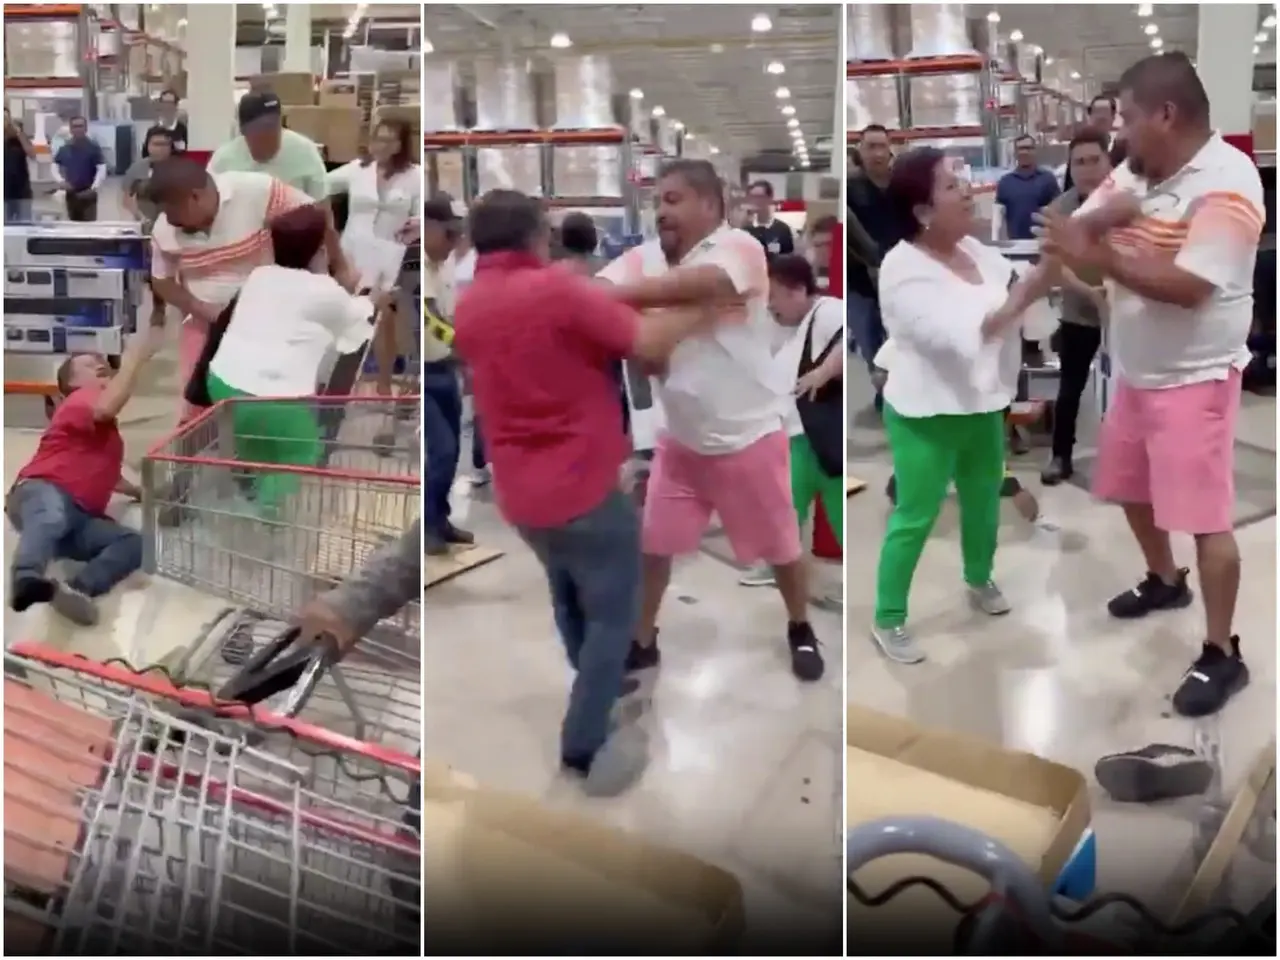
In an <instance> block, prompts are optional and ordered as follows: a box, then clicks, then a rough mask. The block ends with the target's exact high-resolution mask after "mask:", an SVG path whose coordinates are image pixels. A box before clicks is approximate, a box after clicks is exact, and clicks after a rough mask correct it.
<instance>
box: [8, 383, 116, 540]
mask: <svg viewBox="0 0 1280 960" xmlns="http://www.w3.org/2000/svg"><path fill="white" fill-rule="evenodd" d="M100 391H101V388H99V387H93V388H89V387H81V388H80V389H79V390H77V391H75V392H74V393H72V394H71V396H69V397H67V398H66V399H65V400H63V401H62V403H60V404H59V405H58V408H57V409H56V410H55V411H54V412H53V419H52V420H50V421H49V426H48V427H46V428H45V431H44V434H43V435H42V436H41V437H40V446H39V447H37V448H36V455H35V456H34V457H32V458H31V460H30V462H29V463H28V464H27V465H26V466H25V467H23V468H22V469H21V470H20V471H18V479H19V480H47V481H48V482H49V483H52V484H53V485H54V486H56V487H58V488H59V489H60V490H62V491H63V492H64V493H65V494H67V496H69V497H70V498H71V499H72V500H74V501H75V502H76V503H77V504H78V505H79V506H80V508H81V509H82V510H84V511H85V512H87V513H91V514H93V515H94V516H95V517H101V516H105V515H106V512H107V504H108V503H110V502H111V494H112V493H114V492H115V489H116V485H117V484H118V483H119V482H120V470H121V466H122V464H123V463H124V439H123V438H122V437H121V436H120V428H119V427H118V426H116V422H115V421H114V420H108V421H106V422H103V421H100V420H96V419H94V416H93V404H94V402H95V401H96V400H97V399H98V394H99V392H100Z"/></svg>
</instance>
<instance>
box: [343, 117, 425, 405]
mask: <svg viewBox="0 0 1280 960" xmlns="http://www.w3.org/2000/svg"><path fill="white" fill-rule="evenodd" d="M413 155H414V146H413V131H412V130H411V129H410V127H409V125H408V124H407V123H403V122H401V121H399V120H384V121H382V122H381V123H379V124H378V125H377V127H376V128H374V131H373V138H372V140H371V141H370V143H369V156H368V157H366V158H365V159H363V160H354V161H352V162H351V163H348V164H346V165H345V166H342V167H339V168H338V169H337V170H334V171H333V172H332V173H330V174H329V193H330V194H331V195H332V194H338V193H345V194H346V195H347V209H348V212H347V225H346V227H344V228H343V231H342V250H343V252H344V253H345V254H346V255H347V258H348V259H349V261H350V262H351V264H352V265H353V266H354V268H355V269H356V271H357V272H358V273H360V275H361V281H360V283H361V286H362V287H364V288H367V289H369V290H370V291H371V292H372V293H373V295H374V296H375V297H376V296H377V295H378V294H380V293H385V292H387V291H389V290H391V289H392V288H393V287H394V286H395V285H396V280H397V278H398V276H399V270H400V264H401V262H402V261H403V259H404V251H405V250H406V249H407V248H408V247H409V246H410V245H411V244H415V245H416V244H417V242H418V231H419V229H420V222H419V219H418V211H419V210H420V209H421V207H422V168H421V167H420V166H419V165H418V164H416V163H414V162H413ZM397 251H398V252H397ZM398 321H399V317H398V315H397V310H396V309H395V308H394V307H389V308H386V309H384V310H382V311H381V313H380V315H379V317H378V324H377V328H376V330H377V332H376V333H375V334H374V340H373V355H374V359H375V360H376V361H377V364H378V379H377V390H378V393H380V394H382V395H383V396H390V394H391V374H392V370H393V368H394V366H395V361H396V354H397V352H398V351H399V350H400V349H403V350H405V351H406V352H407V350H408V347H409V343H408V342H404V341H405V340H406V338H407V337H408V336H410V335H411V332H410V331H404V332H403V336H397V333H398V332H399V327H400V326H402V324H401V323H399V322H398Z"/></svg>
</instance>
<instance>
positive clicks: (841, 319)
mask: <svg viewBox="0 0 1280 960" xmlns="http://www.w3.org/2000/svg"><path fill="white" fill-rule="evenodd" d="M844 324H845V314H844V304H843V303H841V302H840V301H839V300H836V299H835V298H834V297H818V298H817V301H816V302H815V303H814V305H813V308H812V309H811V310H810V311H809V314H808V316H806V317H805V318H804V320H802V321H801V322H800V325H799V326H798V327H796V328H795V329H794V330H793V331H791V336H790V337H788V338H787V341H786V343H785V344H784V345H783V347H782V349H781V350H779V351H778V353H777V354H776V355H775V356H774V360H775V361H776V362H777V363H778V364H779V367H780V376H789V377H790V378H791V382H792V384H793V385H794V384H795V382H796V380H798V379H799V377H798V376H797V374H798V372H799V370H800V358H801V356H802V355H803V353H804V347H805V340H806V338H808V336H809V332H810V331H812V332H813V337H812V342H811V343H810V344H809V358H808V359H809V361H810V362H811V363H812V362H813V361H814V360H817V359H818V357H819V356H821V355H822V351H823V350H825V349H826V347H827V344H829V343H830V342H831V341H832V340H834V339H838V341H839V342H838V343H837V344H836V349H837V350H842V349H844V336H845V330H844ZM793 393H794V391H793ZM786 417H787V436H789V437H798V436H800V434H802V433H804V424H802V423H801V422H800V411H799V410H797V409H796V401H795V397H794V396H792V397H791V398H790V399H789V400H788V401H787V411H786Z"/></svg>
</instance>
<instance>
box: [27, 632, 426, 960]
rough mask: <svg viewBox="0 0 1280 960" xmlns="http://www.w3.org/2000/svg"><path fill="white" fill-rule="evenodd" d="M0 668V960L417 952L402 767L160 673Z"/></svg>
mask: <svg viewBox="0 0 1280 960" xmlns="http://www.w3.org/2000/svg"><path fill="white" fill-rule="evenodd" d="M4 664H5V679H4V739H5V778H4V820H5V846H4V866H5V871H4V873H5V876H4V879H5V901H4V902H5V936H6V943H5V947H6V953H7V954H9V955H22V954H26V955H31V954H50V955H54V956H66V955H107V954H110V955H130V956H140V955H141V956H148V955H150V956H155V955H164V954H173V955H183V956H217V955H223V954H232V953H243V954H256V955H258V956H272V955H276V956H281V955H304V956H305V955H343V954H352V955H363V956H369V955H378V954H386V955H408V956H414V955H421V954H420V949H421V947H420V941H421V922H420V889H421V837H420V822H421V820H420V818H421V814H420V803H421V801H420V798H419V797H418V795H417V794H411V789H413V788H412V787H411V785H416V784H417V783H418V782H419V780H418V778H419V775H420V769H419V765H418V761H417V760H416V759H414V758H413V757H412V756H407V755H405V754H402V753H399V752H396V751H393V750H389V749H386V748H385V747H381V746H378V745H370V744H361V743H356V742H354V741H351V740H350V739H348V738H346V737H343V736H340V735H335V734H333V733H331V732H330V731H327V730H324V729H320V728H317V727H314V726H311V725H308V724H305V723H300V722H298V721H296V720H290V719H286V718H282V717H279V716H275V715H271V714H268V713H263V712H255V711H252V710H251V709H250V708H246V707H244V706H243V705H237V704H226V703H219V702H218V701H216V700H215V699H214V698H212V697H211V696H209V694H208V693H206V692H203V691H200V690H196V689H189V688H182V687H178V686H175V685H174V684H173V683H172V682H170V680H169V679H168V678H167V677H166V676H165V675H164V673H163V671H160V670H158V669H153V670H150V671H145V672H141V673H138V672H134V671H133V670H132V669H129V668H123V667H120V666H113V665H111V664H103V663H97V662H95V661H90V660H85V659H82V658H79V657H75V656H73V655H69V654H65V653H60V652H57V651H53V650H49V649H47V648H43V647H41V646H39V645H37V644H26V643H24V644H18V645H16V646H15V647H14V649H12V650H10V651H8V652H6V653H5V655H4ZM184 718H185V719H184ZM197 718H198V719H199V722H196V720H197ZM246 728H249V729H252V730H254V731H255V732H256V733H257V734H258V735H259V736H260V737H261V738H263V739H264V740H265V741H267V746H268V749H269V751H270V752H268V750H267V749H255V748H253V747H251V746H248V745H247V744H246V743H245V741H244V738H243V737H242V736H240V735H239V733H240V732H241V731H243V730H244V729H246Z"/></svg>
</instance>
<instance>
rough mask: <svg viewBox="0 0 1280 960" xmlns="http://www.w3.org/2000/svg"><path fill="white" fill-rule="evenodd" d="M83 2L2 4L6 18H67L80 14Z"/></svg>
mask: <svg viewBox="0 0 1280 960" xmlns="http://www.w3.org/2000/svg"><path fill="white" fill-rule="evenodd" d="M82 9H83V4H79V3H38V4H37V3H32V4H24V3H18V4H12V3H6V4H5V5H4V18H5V19H6V20H9V19H13V20H68V19H72V18H75V17H78V16H80V11H81V10H82Z"/></svg>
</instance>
